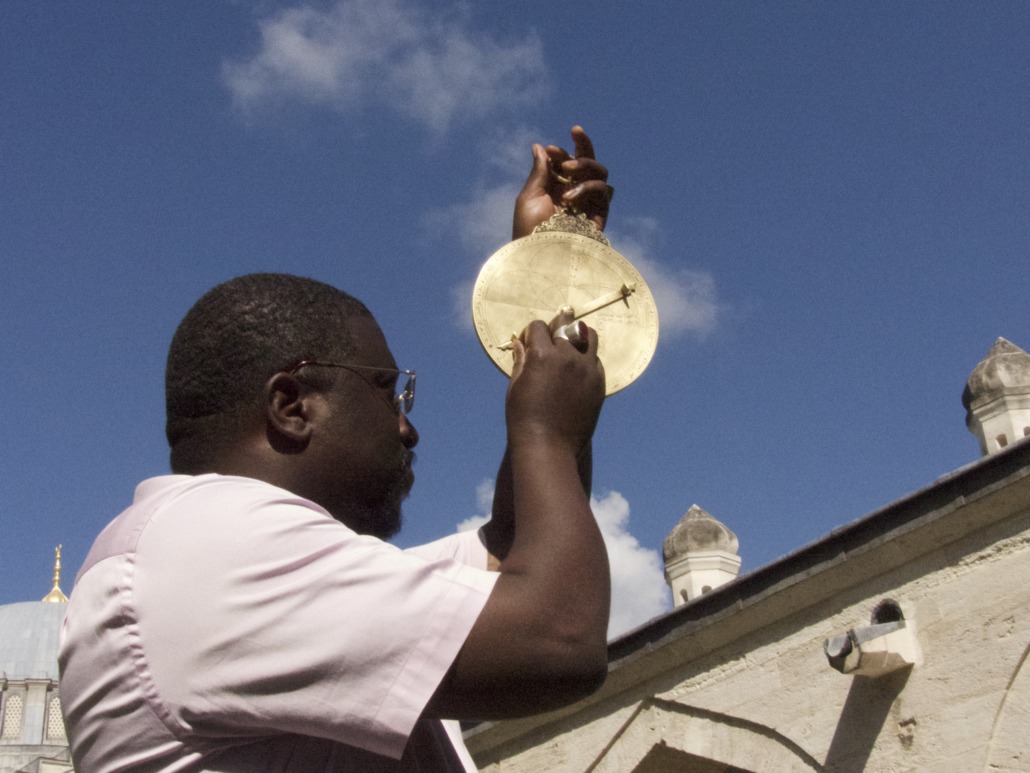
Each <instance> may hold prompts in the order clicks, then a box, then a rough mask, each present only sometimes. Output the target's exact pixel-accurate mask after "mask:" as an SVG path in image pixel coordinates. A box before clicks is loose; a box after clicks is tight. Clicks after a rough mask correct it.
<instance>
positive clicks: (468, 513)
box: [0, 0, 1030, 630]
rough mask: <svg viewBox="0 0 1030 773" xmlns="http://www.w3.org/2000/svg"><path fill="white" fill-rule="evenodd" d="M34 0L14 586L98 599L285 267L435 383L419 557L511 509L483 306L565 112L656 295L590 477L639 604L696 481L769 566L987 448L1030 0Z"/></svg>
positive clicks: (8, 541) (16, 208) (15, 443)
mask: <svg viewBox="0 0 1030 773" xmlns="http://www.w3.org/2000/svg"><path fill="white" fill-rule="evenodd" d="M555 11H556V6H555V5H554V3H544V2H536V1H535V0H533V1H530V2H520V3H507V4H492V3H491V4H486V3H479V4H471V3H458V2H432V3H415V2H411V0H377V1H376V2H372V0H343V1H333V2H321V3H313V4H300V3H297V4H294V3H272V2H244V1H243V0H238V1H236V2H228V1H224V2H218V1H217V0H212V1H211V2H198V1H197V0H193V1H192V2H181V3H168V4H153V3H146V4H144V3H129V2H121V3H118V2H115V3H103V4H90V3H57V2H30V1H29V0H9V1H8V2H5V3H3V4H0V76H2V77H0V117H2V120H0V259H2V261H3V274H2V277H3V278H2V287H3V290H4V293H3V296H4V304H3V306H2V308H0V319H2V323H3V324H2V331H3V332H2V338H0V347H2V349H0V352H2V355H3V361H4V362H5V363H7V381H6V386H7V388H6V390H5V394H6V395H7V397H8V400H7V408H8V413H7V416H8V419H7V421H6V422H5V425H4V429H3V432H2V433H0V603H10V602H14V601H23V600H32V599H37V598H41V597H42V596H43V595H44V594H45V593H46V592H47V591H48V590H49V582H50V571H51V566H52V557H53V547H54V546H55V545H57V544H58V543H61V544H63V545H64V565H65V579H64V582H63V585H64V587H65V590H66V591H68V590H70V586H71V577H72V575H73V574H74V572H75V571H76V570H77V568H78V566H79V564H80V563H81V562H82V560H83V559H84V558H85V555H86V552H87V551H88V549H89V545H90V543H91V541H92V539H93V537H94V536H95V534H96V533H97V532H98V531H99V530H100V529H101V528H102V527H103V525H104V524H105V523H106V522H107V521H108V520H110V519H111V518H112V517H114V516H115V515H116V514H117V513H118V512H119V511H120V510H121V508H122V507H124V506H125V505H126V504H127V503H128V501H129V499H130V497H131V494H132V490H133V488H134V486H135V484H136V483H137V482H138V481H139V480H140V479H143V478H145V477H148V476H150V475H154V474H161V473H163V472H165V471H166V470H167V451H166V448H165V444H164V439H163V402H162V401H163V397H162V378H163V367H164V356H165V351H166V347H167V344H168V341H169V339H170V337H171V334H172V332H173V330H174V328H175V325H176V324H177V322H178V320H179V319H180V318H181V316H182V315H183V314H184V313H185V311H186V310H187V309H188V308H189V306H190V305H191V304H192V302H193V301H194V300H195V299H196V298H197V297H199V296H200V295H201V294H202V293H203V292H204V291H205V290H206V289H208V288H209V287H210V286H212V285H214V284H216V283H217V282H219V281H222V280H224V279H227V278H229V277H231V276H235V275H238V274H241V273H246V272H250V271H258V270H278V271H289V272H293V273H298V274H304V275H308V276H313V277H316V278H319V279H322V280H325V281H328V282H331V283H333V284H336V285H337V286H339V287H342V288H344V289H346V290H348V291H350V292H352V293H354V294H355V295H357V296H359V297H360V298H362V299H363V300H364V301H365V302H366V303H367V304H368V305H369V306H370V307H371V308H372V310H373V311H374V312H375V314H376V315H377V317H378V319H379V321H380V323H381V325H382V327H383V328H384V330H385V331H386V334H387V337H388V339H389V341H390V343H391V346H392V348H393V351H394V354H395V356H396V359H397V361H398V363H399V364H400V365H401V367H405V368H413V369H415V370H417V371H418V373H419V395H418V405H417V407H416V409H415V412H414V414H413V415H412V419H413V420H414V422H415V423H416V425H417V427H418V429H419V432H420V434H421V438H422V441H421V443H420V448H419V452H420V454H419V456H420V459H419V463H418V467H417V474H418V482H417V484H416V487H415V490H414V492H413V494H412V496H411V497H410V499H409V501H408V504H407V506H406V511H405V516H406V526H405V530H404V532H403V533H402V535H401V536H400V537H399V539H398V543H399V544H401V545H409V544H415V543H417V542H421V541H426V540H428V539H431V538H433V537H435V536H439V535H441V534H444V533H447V532H449V531H453V530H454V528H455V527H456V524H458V523H460V522H462V521H465V520H466V519H469V518H471V517H473V516H475V515H477V514H481V513H483V512H484V505H483V502H482V499H483V494H484V492H488V491H489V489H490V484H491V480H492V477H493V474H494V472H495V468H496V464H497V461H498V459H499V455H500V452H501V450H502V447H503V394H504V388H505V383H506V382H505V380H504V378H503V377H502V376H501V375H500V374H499V373H498V372H497V371H496V370H495V368H494V367H493V365H492V364H491V363H490V362H489V360H488V359H487V358H486V357H485V356H484V355H483V353H482V352H481V350H480V348H479V345H478V343H477V342H476V340H475V337H474V335H473V333H472V329H471V323H470V316H471V313H470V293H471V283H472V282H473V280H474V279H475V276H476V273H477V271H478V267H479V266H480V265H481V264H482V262H483V261H484V260H485V259H486V258H487V257H488V256H489V254H490V253H491V252H492V251H493V250H494V249H496V248H497V247H499V246H501V245H502V244H503V243H504V242H505V240H506V239H507V238H508V235H509V233H510V231H509V229H510V212H511V202H512V198H513V196H514V192H515V191H516V190H517V188H518V186H519V184H520V183H521V180H522V179H523V178H524V176H525V174H526V172H527V171H528V169H529V165H530V153H529V144H530V142H532V141H534V140H538V141H544V142H550V143H556V144H561V145H564V146H568V131H569V128H570V127H571V126H572V125H573V124H574V123H581V124H582V125H583V126H585V127H586V128H587V130H588V131H589V132H590V134H591V137H592V138H593V140H594V142H595V146H596V148H597V151H598V156H599V158H600V159H601V160H602V161H603V162H604V163H606V164H607V165H608V166H609V168H610V169H611V182H612V183H613V184H614V185H615V186H616V188H617V194H616V197H615V201H614V203H613V210H612V219H611V222H610V227H609V235H610V236H611V238H612V241H613V245H614V246H615V247H616V248H617V249H619V250H620V251H621V252H622V253H623V254H625V255H627V257H629V258H631V259H632V260H633V261H634V262H635V263H637V264H638V266H639V267H640V268H641V270H642V272H643V273H644V276H645V278H647V279H648V281H649V283H650V284H651V286H652V288H653V289H654V291H655V294H656V296H657V300H658V304H659V313H660V315H661V325H662V333H661V339H660V341H659V344H658V349H657V352H656V355H655V358H654V360H653V361H652V364H651V367H650V368H649V369H648V371H647V372H646V373H645V374H644V375H643V377H642V378H641V379H640V380H639V381H638V382H637V383H635V384H634V385H633V386H632V387H631V388H629V389H627V390H625V391H623V392H621V393H619V394H617V395H615V396H613V397H612V398H611V399H610V400H609V401H608V403H607V404H606V406H605V409H604V412H603V414H602V418H601V423H600V427H599V429H598V433H597V436H596V452H595V455H596V460H597V461H596V470H595V489H596V491H595V493H596V495H597V500H598V501H597V512H598V515H599V518H600V519H601V520H602V521H603V522H604V524H605V528H606V530H607V532H608V534H609V540H610V545H611V547H612V556H613V561H614V563H615V564H616V566H617V569H618V571H617V576H618V578H619V583H620V585H619V588H618V593H619V598H620V601H619V603H618V607H617V609H618V615H619V620H618V622H613V630H624V629H625V628H626V627H628V626H630V625H635V624H637V623H640V622H642V621H643V620H645V619H647V618H648V617H650V616H651V615H653V614H656V613H658V612H660V611H661V610H662V609H664V608H666V606H667V605H668V603H669V600H668V598H667V596H666V593H665V591H664V588H663V586H662V583H661V577H660V563H659V561H658V551H660V548H661V541H662V539H663V538H664V537H665V535H666V534H667V533H668V532H669V530H670V529H671V528H672V527H673V526H674V525H675V523H676V522H677V521H678V519H679V518H680V517H681V516H682V515H683V513H685V512H686V510H687V509H688V508H689V507H690V505H691V504H693V503H695V502H696V503H697V504H699V505H700V506H701V507H703V508H705V509H706V510H708V511H709V512H710V513H712V514H713V515H714V516H715V517H716V518H719V519H720V520H722V521H724V522H725V523H726V524H727V525H728V526H730V528H732V529H733V530H734V531H735V532H736V533H737V535H738V537H739V539H740V543H741V554H742V557H743V571H745V572H746V571H750V570H753V569H756V568H758V567H760V566H762V565H764V564H766V563H768V562H769V561H772V560H774V559H776V558H777V557H779V556H782V555H784V554H786V553H788V552H790V551H792V550H794V549H796V548H798V547H800V546H802V545H803V544H805V543H807V542H810V541H812V540H814V539H817V538H818V537H820V536H822V535H824V534H826V533H827V532H829V531H830V530H832V529H834V528H836V527H838V526H841V525H843V524H845V523H847V522H849V521H852V520H854V519H856V518H859V517H861V516H863V515H865V514H866V513H868V512H870V511H872V510H874V509H876V508H878V507H880V506H881V505H883V504H886V503H887V502H889V501H892V500H894V499H897V498H898V497H900V496H903V495H904V494H906V493H909V492H911V491H914V490H916V489H919V488H922V487H923V486H926V485H928V484H930V483H931V482H932V481H933V480H934V479H936V478H937V477H938V476H940V475H942V474H944V473H947V472H949V471H951V470H954V469H956V468H958V467H960V466H962V465H964V464H966V463H968V462H971V461H973V460H975V459H976V458H977V457H978V453H979V452H978V448H977V445H976V441H975V440H974V438H973V436H972V435H970V434H969V433H968V432H967V430H966V428H965V425H964V411H963V408H962V406H961V402H960V396H961V392H962V387H963V385H964V383H965V379H966V378H967V377H968V375H969V373H970V371H971V370H972V368H973V367H974V366H975V365H976V364H977V362H978V361H979V360H980V359H981V358H982V357H983V356H984V354H985V353H986V352H987V350H988V349H989V348H990V346H991V345H992V343H993V342H994V340H995V339H996V338H997V337H998V336H1004V337H1006V338H1008V339H1009V340H1011V341H1012V342H1013V343H1015V344H1017V345H1019V346H1022V347H1023V348H1028V347H1030V317H1028V314H1027V298H1028V295H1030V293H1028V290H1030V282H1028V281H1027V259H1026V255H1027V246H1028V245H1030V219H1028V213H1030V182H1028V181H1030V80H1028V62H1030V57H1028V48H1030V5H1028V4H1026V3H1023V2H1015V1H1013V2H984V3H975V4H974V3H957V2H909V3H897V2H865V3H836V2H823V3H815V2H812V3H794V2H783V3H768V2H736V3H717V2H707V3H699V2H677V3H672V2H665V3H661V2H648V1H647V0H644V1H642V2H636V3H632V4H631V3H618V4H616V3H611V4H598V5H596V6H591V7H589V9H588V10H577V9H574V8H570V9H569V10H566V11H563V12H562V13H561V15H560V18H559V17H558V16H557V15H556V13H555Z"/></svg>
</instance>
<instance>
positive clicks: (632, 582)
mask: <svg viewBox="0 0 1030 773" xmlns="http://www.w3.org/2000/svg"><path fill="white" fill-rule="evenodd" d="M590 507H591V509H592V510H593V511H594V517H595V518H597V523H598V525H599V526H600V527H601V534H602V535H603V536H604V544H605V546H606V547H607V548H608V561H609V563H610V564H611V570H612V611H611V617H610V618H609V621H608V638H609V639H611V638H614V637H615V636H618V635H619V634H623V633H625V632H626V631H628V630H630V629H631V628H635V627H637V626H638V625H641V624H643V623H646V622H647V621H648V620H650V619H651V618H652V617H655V616H656V615H660V614H662V613H663V612H666V611H668V610H669V609H670V608H671V607H672V597H671V595H670V591H669V587H668V586H667V585H666V584H665V574H664V570H663V565H662V558H661V555H659V553H658V551H657V550H649V549H647V548H645V547H643V546H641V544H640V543H639V542H637V538H636V537H634V536H633V535H632V534H631V533H630V531H629V502H627V501H626V498H625V497H623V496H622V494H620V493H619V492H617V491H610V492H608V493H607V494H605V495H604V496H603V497H601V498H597V497H591V498H590Z"/></svg>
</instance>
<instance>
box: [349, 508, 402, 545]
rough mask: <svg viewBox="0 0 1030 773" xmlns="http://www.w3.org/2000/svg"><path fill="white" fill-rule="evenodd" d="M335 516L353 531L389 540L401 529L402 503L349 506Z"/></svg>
mask: <svg viewBox="0 0 1030 773" xmlns="http://www.w3.org/2000/svg"><path fill="white" fill-rule="evenodd" d="M333 517H334V518H335V519H336V520H337V521H339V522H340V523H342V524H343V525H344V526H346V527H347V528H349V529H351V530H352V531H354V532H356V533H358V534H362V535H365V536H369V537H378V538H379V539H381V540H384V541H385V540H388V539H390V538H391V537H393V536H395V535H396V534H397V533H398V532H399V531H400V530H401V523H402V521H403V518H402V515H401V506H400V503H398V504H396V505H393V506H385V505H384V506H383V507H378V508H372V509H370V508H354V507H350V508H347V509H346V511H345V512H343V513H338V512H334V513H333Z"/></svg>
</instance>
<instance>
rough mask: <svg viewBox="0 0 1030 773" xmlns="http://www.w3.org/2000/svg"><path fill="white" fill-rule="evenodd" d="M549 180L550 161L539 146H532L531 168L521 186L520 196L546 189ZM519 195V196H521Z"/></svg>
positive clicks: (545, 152)
mask: <svg viewBox="0 0 1030 773" xmlns="http://www.w3.org/2000/svg"><path fill="white" fill-rule="evenodd" d="M550 180H551V160H550V158H549V156H548V153H547V151H546V150H544V148H543V147H542V146H540V145H537V144H535V143H534V144H533V168H532V169H531V170H530V172H529V177H527V178H526V183H525V185H523V186H522V194H528V193H533V192H536V191H538V190H542V189H545V188H547V186H548V185H549V184H550ZM522 194H520V195H522Z"/></svg>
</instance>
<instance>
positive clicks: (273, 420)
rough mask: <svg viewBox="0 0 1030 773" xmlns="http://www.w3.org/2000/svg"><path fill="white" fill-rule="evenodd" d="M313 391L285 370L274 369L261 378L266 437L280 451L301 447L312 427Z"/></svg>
mask: <svg viewBox="0 0 1030 773" xmlns="http://www.w3.org/2000/svg"><path fill="white" fill-rule="evenodd" d="M314 394H315V393H314V391H313V390H312V389H311V388H310V387H308V386H305V385H304V384H302V383H301V382H300V381H298V380H297V377H296V376H293V375H290V374H289V373H276V374H275V375H274V376H272V377H271V378H270V379H268V381H266V382H265V388H264V392H263V396H264V402H265V419H266V421H267V433H268V441H269V443H270V444H271V445H272V447H273V448H274V449H276V450H277V451H279V452H281V453H298V452H300V451H303V450H304V449H305V448H306V447H307V445H308V443H309V442H310V440H311V433H312V431H313V429H314V427H313V425H312V423H311V418H312V414H311V411H312V408H313V406H312V404H311V403H312V399H313V397H314Z"/></svg>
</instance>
